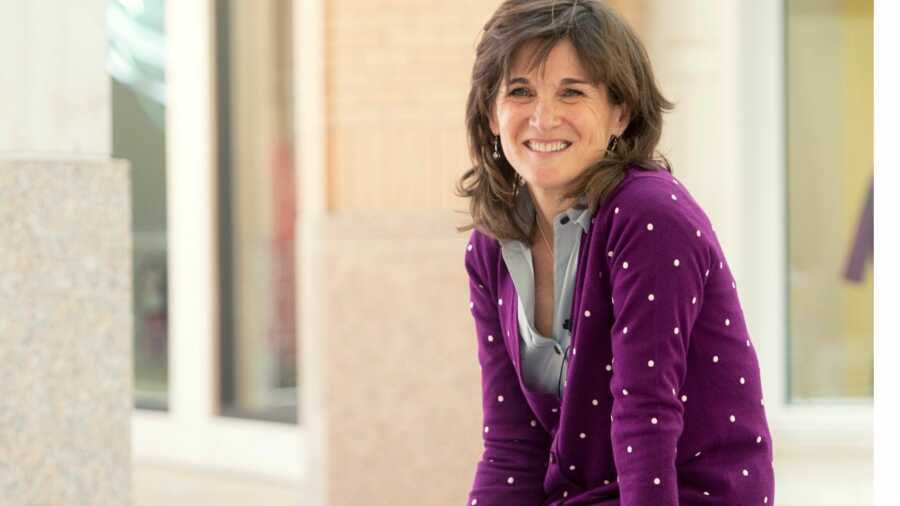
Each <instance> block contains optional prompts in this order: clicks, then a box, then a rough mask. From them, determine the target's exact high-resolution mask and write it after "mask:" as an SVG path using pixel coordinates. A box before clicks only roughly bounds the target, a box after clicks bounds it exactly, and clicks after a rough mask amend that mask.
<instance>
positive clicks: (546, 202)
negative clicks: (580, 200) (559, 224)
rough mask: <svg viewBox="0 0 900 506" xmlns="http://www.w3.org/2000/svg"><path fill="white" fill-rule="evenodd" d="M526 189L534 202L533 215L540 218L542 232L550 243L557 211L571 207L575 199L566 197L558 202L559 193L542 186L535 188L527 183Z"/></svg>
mask: <svg viewBox="0 0 900 506" xmlns="http://www.w3.org/2000/svg"><path fill="white" fill-rule="evenodd" d="M527 186H528V191H529V192H531V200H532V202H534V210H535V215H536V218H537V219H538V220H540V224H541V227H542V229H543V230H544V234H546V235H547V240H549V241H550V243H551V244H552V243H553V230H554V229H553V219H554V218H555V217H556V215H558V214H559V213H561V212H563V211H565V210H566V209H568V208H570V207H572V205H574V204H575V199H572V198H570V199H567V200H565V201H563V202H560V193H559V192H553V191H552V190H551V191H548V190H544V189H542V188H535V187H534V186H532V185H530V184H529V185H527Z"/></svg>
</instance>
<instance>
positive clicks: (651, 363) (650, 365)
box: [647, 360, 656, 367]
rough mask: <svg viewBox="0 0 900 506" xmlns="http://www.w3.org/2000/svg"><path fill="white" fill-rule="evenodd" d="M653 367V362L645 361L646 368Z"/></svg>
mask: <svg viewBox="0 0 900 506" xmlns="http://www.w3.org/2000/svg"><path fill="white" fill-rule="evenodd" d="M654 365H656V363H655V362H654V361H652V360H648V361H647V367H653V366H654Z"/></svg>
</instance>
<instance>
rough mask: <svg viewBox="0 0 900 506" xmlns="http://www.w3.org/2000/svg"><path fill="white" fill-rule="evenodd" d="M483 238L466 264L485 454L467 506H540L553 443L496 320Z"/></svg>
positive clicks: (469, 247) (471, 246) (474, 242)
mask: <svg viewBox="0 0 900 506" xmlns="http://www.w3.org/2000/svg"><path fill="white" fill-rule="evenodd" d="M473 237H474V234H473ZM481 239H482V240H480V241H479V240H475V239H472V240H470V243H469V245H467V252H466V262H465V265H466V270H467V271H468V275H469V294H470V303H469V306H470V308H471V311H472V316H473V317H474V319H475V336H476V338H477V342H478V344H477V349H478V363H479V364H480V366H481V386H482V411H483V424H482V427H481V428H482V437H483V440H484V451H483V454H482V459H481V460H480V461H479V462H478V463H477V465H476V470H475V478H474V483H473V484H472V488H471V491H470V493H469V500H468V502H467V503H466V504H467V505H477V506H509V505H511V504H515V505H517V506H531V505H533V506H539V505H541V504H543V502H544V499H545V494H544V487H543V483H544V476H545V473H546V469H547V460H548V458H549V455H550V443H551V440H550V436H549V435H548V434H547V432H546V430H544V428H543V426H542V425H541V424H540V423H539V422H538V421H537V417H536V416H535V415H534V413H533V412H532V410H531V408H530V407H529V405H528V403H527V401H526V400H525V396H524V394H523V392H522V390H521V387H520V385H519V381H518V376H517V374H516V370H515V367H514V366H513V363H512V361H511V359H510V354H509V353H508V352H507V348H506V344H505V342H506V341H505V340H504V339H503V334H502V329H501V326H500V318H499V316H498V315H499V313H498V309H499V305H498V304H499V302H498V301H499V299H498V298H497V297H496V295H495V294H494V293H493V290H494V288H493V284H491V283H489V279H488V278H487V277H486V275H485V274H484V272H486V271H487V265H488V264H489V263H490V262H489V261H488V260H487V258H488V257H487V255H486V254H485V252H483V251H479V248H480V247H483V248H486V247H487V244H486V242H487V239H486V238H485V237H481ZM506 303H508V304H512V303H514V302H513V301H507V302H506Z"/></svg>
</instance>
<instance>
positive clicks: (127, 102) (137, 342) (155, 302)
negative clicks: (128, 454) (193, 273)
mask: <svg viewBox="0 0 900 506" xmlns="http://www.w3.org/2000/svg"><path fill="white" fill-rule="evenodd" d="M106 22H107V32H108V36H109V53H108V55H107V67H108V70H109V73H110V76H111V77H112V136H113V139H112V147H113V148H112V151H113V152H112V156H113V157H114V158H124V159H127V160H128V161H129V162H130V163H131V205H132V230H133V239H134V241H133V242H134V256H133V261H132V265H133V277H132V279H133V290H134V292H133V300H134V364H135V365H134V375H135V376H134V384H135V406H136V407H139V408H144V409H167V407H168V397H167V392H168V342H169V339H168V302H167V301H168V296H167V295H168V294H167V290H166V286H167V283H166V278H167V272H166V265H167V257H168V255H167V248H166V124H165V123H166V122H165V114H166V93H165V91H166V89H165V27H164V3H163V1H162V0H144V1H135V0H110V2H109V3H108V5H107V18H106Z"/></svg>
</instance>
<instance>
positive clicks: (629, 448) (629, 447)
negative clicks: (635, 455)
mask: <svg viewBox="0 0 900 506" xmlns="http://www.w3.org/2000/svg"><path fill="white" fill-rule="evenodd" d="M625 451H627V452H628V453H631V452H633V451H634V448H632V447H631V445H628V448H625Z"/></svg>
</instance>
